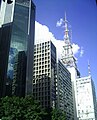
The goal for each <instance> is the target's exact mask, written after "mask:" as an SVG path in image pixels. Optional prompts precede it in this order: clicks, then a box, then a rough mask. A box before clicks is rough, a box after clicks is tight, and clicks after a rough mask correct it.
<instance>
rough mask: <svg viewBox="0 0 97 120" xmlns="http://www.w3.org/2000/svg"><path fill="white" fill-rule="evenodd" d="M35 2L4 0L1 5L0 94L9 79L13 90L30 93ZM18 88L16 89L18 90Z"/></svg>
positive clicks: (29, 0) (0, 94) (2, 93)
mask: <svg viewBox="0 0 97 120" xmlns="http://www.w3.org/2000/svg"><path fill="white" fill-rule="evenodd" d="M34 26H35V5H34V4H33V2H32V0H11V1H10V3H9V1H8V0H3V1H2V3H1V9H0V58H2V59H1V60H0V96H4V95H5V93H6V85H9V81H12V84H13V86H12V90H13V92H12V93H13V94H16V93H17V94H16V95H18V94H19V93H20V91H22V92H21V96H24V93H26V94H30V93H32V68H33V53H34V49H33V48H34ZM17 90H18V91H17Z"/></svg>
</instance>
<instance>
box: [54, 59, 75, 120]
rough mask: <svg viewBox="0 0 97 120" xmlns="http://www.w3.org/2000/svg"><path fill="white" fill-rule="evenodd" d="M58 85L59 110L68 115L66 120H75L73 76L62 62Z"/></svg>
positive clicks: (59, 67)
mask: <svg viewBox="0 0 97 120" xmlns="http://www.w3.org/2000/svg"><path fill="white" fill-rule="evenodd" d="M56 83H57V85H56V96H57V108H58V109H59V110H62V111H64V112H65V113H66V120H74V109H73V96H72V83H71V74H70V72H69V71H68V70H67V69H66V67H65V66H64V64H63V63H62V62H61V61H60V60H58V63H57V82H56Z"/></svg>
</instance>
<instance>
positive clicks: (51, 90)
mask: <svg viewBox="0 0 97 120" xmlns="http://www.w3.org/2000/svg"><path fill="white" fill-rule="evenodd" d="M55 87H56V48H55V46H54V45H53V43H52V42H51V41H47V42H42V43H39V44H36V45H35V46H34V72H33V96H34V98H35V99H36V100H38V101H40V104H41V105H42V107H44V108H51V107H55V102H56V88H55Z"/></svg>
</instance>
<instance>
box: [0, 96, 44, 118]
mask: <svg viewBox="0 0 97 120" xmlns="http://www.w3.org/2000/svg"><path fill="white" fill-rule="evenodd" d="M45 115H46V112H45V111H44V110H43V109H41V107H40V105H39V103H38V102H36V101H34V100H33V98H32V97H31V96H27V97H25V98H19V97H15V96H14V97H4V98H1V99H0V118H1V119H2V120H43V118H44V116H45Z"/></svg>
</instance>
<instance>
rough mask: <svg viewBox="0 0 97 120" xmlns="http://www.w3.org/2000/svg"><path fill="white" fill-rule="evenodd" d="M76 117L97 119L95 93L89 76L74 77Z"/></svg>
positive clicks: (85, 119)
mask: <svg viewBox="0 0 97 120" xmlns="http://www.w3.org/2000/svg"><path fill="white" fill-rule="evenodd" d="M76 85H77V101H76V102H77V117H78V118H79V120H97V118H96V94H95V87H94V83H93V80H92V77H91V76H88V77H82V78H78V79H76Z"/></svg>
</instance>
